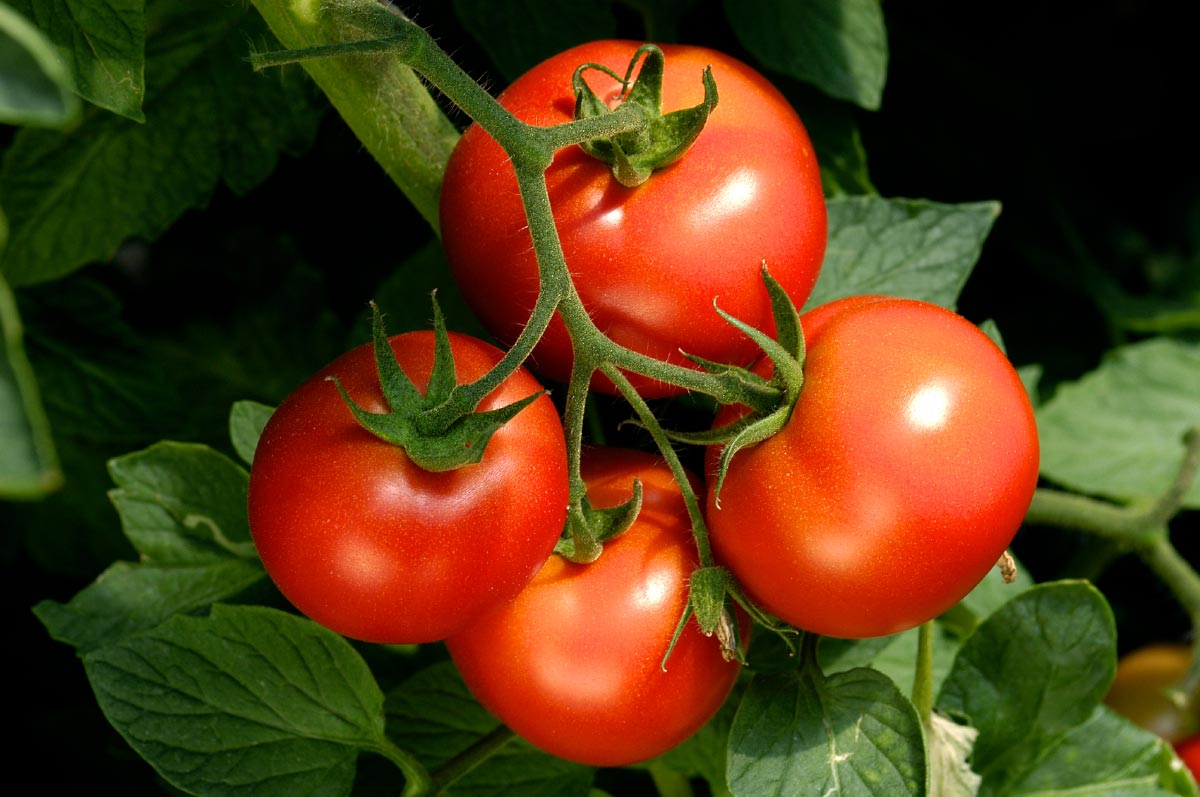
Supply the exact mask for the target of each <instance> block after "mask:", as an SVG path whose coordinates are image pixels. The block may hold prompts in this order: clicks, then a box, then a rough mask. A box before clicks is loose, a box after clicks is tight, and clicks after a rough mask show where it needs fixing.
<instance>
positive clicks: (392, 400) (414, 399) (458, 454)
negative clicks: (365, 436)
mask: <svg viewBox="0 0 1200 797" xmlns="http://www.w3.org/2000/svg"><path fill="white" fill-rule="evenodd" d="M371 310H372V320H371V329H372V337H373V340H374V349H375V367H376V369H377V370H378V372H379V384H380V387H381V388H382V389H383V396H384V399H385V400H386V401H387V405H388V407H389V408H390V410H391V411H390V412H383V413H375V412H368V411H366V410H364V409H363V408H362V407H360V406H359V405H358V404H357V403H356V402H355V401H354V399H352V398H351V397H350V395H349V394H348V393H347V392H346V390H345V388H343V387H342V384H341V382H340V381H339V380H338V378H337V377H336V376H330V377H329V381H331V382H333V383H334V385H335V386H336V387H337V389H338V391H339V392H340V393H341V394H342V399H343V400H344V401H345V402H346V406H347V407H349V408H350V412H351V413H353V415H354V419H355V420H356V421H358V423H359V425H360V426H362V427H363V428H364V429H366V430H367V431H369V432H371V433H372V434H373V435H375V436H376V437H378V438H379V439H381V440H384V441H386V442H388V443H391V444H393V445H396V446H399V447H400V448H402V449H404V453H405V454H407V455H408V458H409V459H411V460H412V461H413V462H414V463H415V464H416V465H418V466H419V467H421V468H423V469H425V470H428V471H433V472H443V471H448V470H454V469H455V468H461V467H463V466H464V465H473V464H475V463H477V462H479V461H480V460H481V459H483V452H484V449H486V448H487V444H488V441H490V440H491V438H492V435H493V434H495V433H496V430H498V429H499V428H500V427H501V426H503V425H504V424H505V423H507V422H508V421H509V420H510V419H511V418H513V417H514V416H515V415H516V414H517V413H518V412H520V411H521V410H523V409H525V407H527V406H529V405H530V404H531V403H533V401H534V400H536V399H537V398H538V396H540V395H542V393H540V392H538V393H534V394H533V395H531V396H527V397H525V398H523V399H521V400H520V401H516V402H513V403H512V404H509V405H507V406H504V407H501V408H499V409H496V410H489V411H487V412H473V411H472V412H467V413H465V414H463V415H460V416H458V417H456V418H452V419H451V420H450V421H449V423H446V424H444V425H442V426H440V427H433V426H432V425H431V424H430V423H429V422H428V420H427V418H428V413H429V411H431V410H433V409H434V408H436V407H439V406H441V405H442V404H444V403H446V402H447V401H448V400H449V399H450V398H451V396H452V395H453V393H454V391H455V390H457V389H458V382H457V379H456V377H455V371H454V357H453V355H452V354H451V351H450V336H449V334H448V333H447V331H446V322H445V319H444V318H443V317H442V312H441V309H440V308H439V307H438V304H437V300H436V298H435V299H434V302H433V318H434V335H435V341H436V342H435V344H434V359H433V371H432V373H431V374H430V376H429V386H428V387H427V388H426V390H425V395H421V391H419V390H418V389H417V386H416V385H414V384H413V382H412V380H411V379H409V378H408V375H407V374H405V373H404V371H403V370H402V369H401V368H400V364H399V363H398V362H397V361H396V355H395V353H394V352H393V351H392V346H391V343H390V341H389V340H388V337H387V334H386V333H385V332H384V329H383V317H382V315H381V314H380V312H379V308H378V307H377V306H376V305H375V304H374V303H372V304H371Z"/></svg>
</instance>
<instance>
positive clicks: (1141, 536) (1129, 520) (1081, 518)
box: [1025, 487, 1158, 545]
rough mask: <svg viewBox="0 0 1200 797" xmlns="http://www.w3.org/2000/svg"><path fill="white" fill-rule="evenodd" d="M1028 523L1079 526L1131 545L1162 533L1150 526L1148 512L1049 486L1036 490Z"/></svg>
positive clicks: (1030, 507) (1027, 514)
mask: <svg viewBox="0 0 1200 797" xmlns="http://www.w3.org/2000/svg"><path fill="white" fill-rule="evenodd" d="M1025 522H1026V523H1032V524H1034V525H1043V526H1055V527H1057V528H1064V529H1079V530H1080V531H1087V532H1090V533H1092V534H1096V535H1098V536H1101V537H1106V538H1108V539H1112V540H1118V541H1120V542H1123V543H1125V544H1127V545H1136V544H1138V543H1139V542H1141V543H1148V542H1149V541H1150V540H1151V539H1152V538H1153V537H1154V536H1155V535H1156V534H1157V533H1158V531H1157V529H1155V528H1152V527H1151V528H1148V527H1147V526H1146V522H1145V512H1144V511H1138V510H1135V509H1131V508H1129V507H1124V506H1117V505H1116V504H1110V503H1107V502H1104V501H1097V500H1096V499H1094V498H1089V497H1087V496H1085V495H1077V494H1075V493H1067V492H1063V491H1061V490H1055V489H1051V488H1046V487H1039V488H1038V490H1037V491H1036V492H1035V493H1034V495H1033V503H1031V504H1030V505H1029V511H1028V512H1026V513H1025Z"/></svg>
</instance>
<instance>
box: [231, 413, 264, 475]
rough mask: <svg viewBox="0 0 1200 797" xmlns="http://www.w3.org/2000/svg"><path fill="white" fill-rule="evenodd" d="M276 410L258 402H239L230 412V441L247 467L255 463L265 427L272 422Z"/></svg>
mask: <svg viewBox="0 0 1200 797" xmlns="http://www.w3.org/2000/svg"><path fill="white" fill-rule="evenodd" d="M274 412H275V408H274V407H272V406H271V405H269V404H262V403H260V402H257V401H237V402H234V405H233V408H232V409H231V410H230V411H229V439H230V440H231V441H232V442H233V450H234V451H236V452H237V455H238V456H239V457H241V458H242V461H243V462H245V463H246V464H247V465H251V464H253V463H254V449H256V448H258V438H260V437H262V430H263V427H264V426H266V425H267V421H269V420H271V415H272V414H273V413H274Z"/></svg>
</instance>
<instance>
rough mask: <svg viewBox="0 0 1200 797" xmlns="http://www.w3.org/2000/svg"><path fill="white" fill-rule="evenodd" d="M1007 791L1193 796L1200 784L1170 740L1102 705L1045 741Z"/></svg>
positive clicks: (1020, 795)
mask: <svg viewBox="0 0 1200 797" xmlns="http://www.w3.org/2000/svg"><path fill="white" fill-rule="evenodd" d="M987 793H994V792H991V791H989V792H987ZM1003 794H1006V795H1013V797H1035V796H1036V797H1040V796H1041V795H1047V794H1105V795H1117V796H1118V797H1165V796H1166V795H1168V794H1179V795H1186V796H1188V797H1194V795H1195V794H1196V786H1195V785H1194V783H1193V781H1192V780H1191V779H1190V778H1189V777H1188V776H1187V775H1186V774H1185V773H1184V771H1183V765H1182V764H1181V763H1180V762H1179V761H1178V760H1177V759H1176V758H1175V756H1174V755H1173V754H1172V752H1171V748H1170V745H1168V744H1167V743H1166V742H1164V741H1163V740H1162V739H1159V738H1158V737H1156V736H1154V735H1153V734H1152V733H1150V732H1149V731H1145V730H1143V729H1141V728H1138V727H1137V726H1135V725H1133V724H1132V723H1130V722H1128V721H1126V720H1125V719H1124V718H1122V717H1119V716H1118V715H1116V714H1115V713H1113V712H1112V711H1110V710H1108V709H1107V708H1106V707H1105V706H1102V705H1101V706H1096V707H1095V709H1094V710H1093V711H1092V714H1091V716H1089V717H1088V718H1087V719H1086V720H1085V721H1084V722H1083V723H1081V724H1080V725H1077V726H1076V727H1074V728H1072V729H1071V730H1069V731H1067V732H1066V733H1063V734H1061V735H1060V736H1058V737H1056V738H1054V739H1053V740H1050V741H1049V742H1048V743H1046V744H1045V745H1043V747H1042V757H1041V758H1040V759H1039V760H1038V762H1037V764H1036V766H1032V767H1029V768H1025V769H1022V770H1020V771H1016V772H1013V773H1012V779H1011V783H1010V785H1008V786H1007V787H1006V790H1005V791H1004V792H1003Z"/></svg>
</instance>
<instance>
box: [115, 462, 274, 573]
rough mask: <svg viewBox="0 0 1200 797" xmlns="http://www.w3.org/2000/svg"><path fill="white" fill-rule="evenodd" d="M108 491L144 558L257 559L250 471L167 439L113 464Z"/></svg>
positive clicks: (184, 561) (175, 561) (173, 561)
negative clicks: (250, 504) (249, 515)
mask: <svg viewBox="0 0 1200 797" xmlns="http://www.w3.org/2000/svg"><path fill="white" fill-rule="evenodd" d="M108 470H109V473H110V474H111V475H112V478H113V481H114V482H115V483H116V485H117V489H115V490H113V491H112V492H110V493H109V497H110V498H111V499H112V502H113V504H114V505H115V506H116V507H117V511H118V512H119V513H120V515H121V525H122V527H123V528H124V530H125V535H126V536H127V537H129V540H130V541H131V542H132V543H133V544H134V546H135V547H136V548H137V549H138V551H139V552H140V553H141V554H142V556H143V558H145V559H149V560H152V561H156V562H162V563H164V564H202V563H205V562H211V561H222V560H224V559H226V558H228V557H230V556H234V557H238V558H241V559H250V560H253V559H257V558H258V555H257V553H255V550H254V543H253V541H252V540H251V539H250V524H249V520H248V519H247V517H246V491H247V485H248V483H249V476H248V475H247V473H246V471H245V470H244V469H243V468H242V467H241V466H239V465H238V464H236V463H235V462H233V460H231V459H229V458H228V457H226V456H225V455H224V454H221V453H219V452H217V451H214V450H212V449H211V448H208V447H207V446H202V445H198V444H196V443H171V442H162V443H156V444H154V445H152V446H151V447H150V448H147V449H146V450H144V451H137V452H135V453H132V454H127V455H125V456H123V457H118V458H117V459H114V460H113V461H112V462H110V463H109V465H108Z"/></svg>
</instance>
